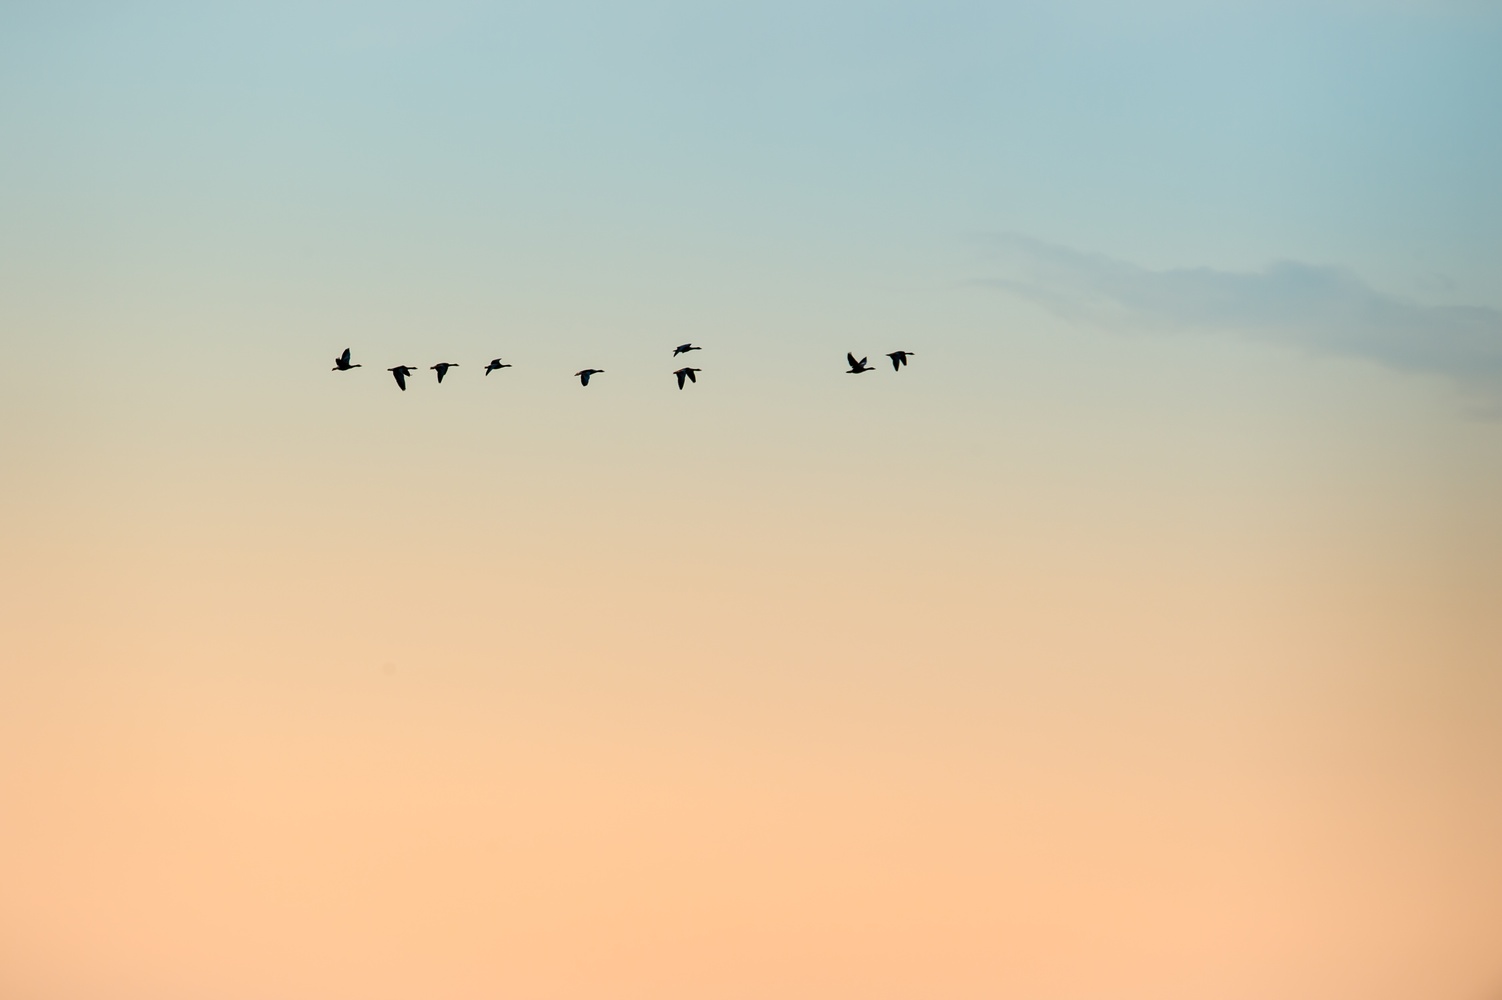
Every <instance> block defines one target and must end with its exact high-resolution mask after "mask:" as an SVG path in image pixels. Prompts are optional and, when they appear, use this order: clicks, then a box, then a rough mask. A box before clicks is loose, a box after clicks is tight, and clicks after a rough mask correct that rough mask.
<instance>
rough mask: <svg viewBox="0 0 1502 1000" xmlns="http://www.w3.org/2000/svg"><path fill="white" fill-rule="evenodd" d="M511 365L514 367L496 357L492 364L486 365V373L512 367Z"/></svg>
mask: <svg viewBox="0 0 1502 1000" xmlns="http://www.w3.org/2000/svg"><path fill="white" fill-rule="evenodd" d="M510 367H512V366H511V365H506V364H502V363H501V359H500V358H496V359H495V360H494V361H492V362H490V364H488V365H486V366H485V374H486V375H489V374H490V373H491V372H498V371H500V370H501V369H502V368H510Z"/></svg>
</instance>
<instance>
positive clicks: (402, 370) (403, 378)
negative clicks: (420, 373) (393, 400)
mask: <svg viewBox="0 0 1502 1000" xmlns="http://www.w3.org/2000/svg"><path fill="white" fill-rule="evenodd" d="M386 370H387V371H388V372H390V373H391V377H392V378H394V379H396V387H397V388H398V389H400V390H401V391H402V392H406V391H407V376H408V375H411V374H412V373H413V372H414V371H416V369H415V368H413V367H412V366H411V365H397V366H396V367H395V368H387V369H386Z"/></svg>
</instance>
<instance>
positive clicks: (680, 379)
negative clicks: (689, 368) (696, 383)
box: [673, 371, 688, 389]
mask: <svg viewBox="0 0 1502 1000" xmlns="http://www.w3.org/2000/svg"><path fill="white" fill-rule="evenodd" d="M673 374H674V375H677V376H678V388H680V389H682V388H683V376H685V375H687V374H688V372H685V371H676V372H674V373H673Z"/></svg>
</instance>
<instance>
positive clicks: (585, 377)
mask: <svg viewBox="0 0 1502 1000" xmlns="http://www.w3.org/2000/svg"><path fill="white" fill-rule="evenodd" d="M604 371H605V369H603V368H586V369H584V370H583V371H582V372H574V377H575V378H577V379H578V380H579V384H580V385H589V377H590V376H591V375H599V374H600V373H602V372H604Z"/></svg>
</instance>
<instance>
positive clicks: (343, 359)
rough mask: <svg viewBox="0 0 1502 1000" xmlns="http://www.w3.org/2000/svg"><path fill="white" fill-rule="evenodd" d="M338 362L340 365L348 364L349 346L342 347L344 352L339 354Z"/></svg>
mask: <svg viewBox="0 0 1502 1000" xmlns="http://www.w3.org/2000/svg"><path fill="white" fill-rule="evenodd" d="M339 363H340V364H341V365H347V364H349V348H348V347H346V348H345V349H344V353H343V354H341V355H339Z"/></svg>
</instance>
